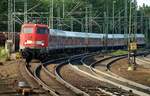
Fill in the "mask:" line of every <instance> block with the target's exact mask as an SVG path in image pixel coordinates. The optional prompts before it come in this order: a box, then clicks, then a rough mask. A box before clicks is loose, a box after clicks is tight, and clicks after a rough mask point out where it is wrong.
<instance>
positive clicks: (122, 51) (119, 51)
mask: <svg viewBox="0 0 150 96" xmlns="http://www.w3.org/2000/svg"><path fill="white" fill-rule="evenodd" d="M127 53H128V51H125V50H117V51H114V52H112V53H111V54H112V55H123V54H127Z"/></svg>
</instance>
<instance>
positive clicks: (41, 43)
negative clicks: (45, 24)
mask: <svg viewBox="0 0 150 96" xmlns="http://www.w3.org/2000/svg"><path fill="white" fill-rule="evenodd" d="M36 44H37V45H42V46H44V41H36Z"/></svg>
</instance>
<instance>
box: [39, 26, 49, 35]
mask: <svg viewBox="0 0 150 96" xmlns="http://www.w3.org/2000/svg"><path fill="white" fill-rule="evenodd" d="M37 34H48V29H47V28H42V27H38V28H37Z"/></svg>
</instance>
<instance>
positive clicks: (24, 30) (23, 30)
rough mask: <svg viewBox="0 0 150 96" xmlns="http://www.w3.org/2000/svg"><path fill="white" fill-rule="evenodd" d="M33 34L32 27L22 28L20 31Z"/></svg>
mask: <svg viewBox="0 0 150 96" xmlns="http://www.w3.org/2000/svg"><path fill="white" fill-rule="evenodd" d="M32 32H33V28H32V27H24V28H23V29H22V33H32Z"/></svg>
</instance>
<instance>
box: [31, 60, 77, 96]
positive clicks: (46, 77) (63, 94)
mask: <svg viewBox="0 0 150 96" xmlns="http://www.w3.org/2000/svg"><path fill="white" fill-rule="evenodd" d="M57 61H60V59H58V60H52V61H51V62H50V61H49V62H48V64H46V63H45V64H42V65H39V66H38V67H37V68H36V70H35V73H34V74H35V76H36V77H37V78H39V80H41V81H43V82H44V83H45V84H46V85H47V86H48V87H49V88H50V89H51V90H52V91H53V92H55V93H56V94H57V96H77V94H76V93H74V92H73V91H72V90H70V89H69V88H67V87H65V86H64V85H63V84H61V83H59V82H58V80H56V79H57V77H56V75H55V74H54V73H52V72H49V71H48V70H47V68H46V66H48V65H49V64H50V66H52V65H53V64H51V63H56V62H57ZM53 70H54V69H53Z"/></svg>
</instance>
